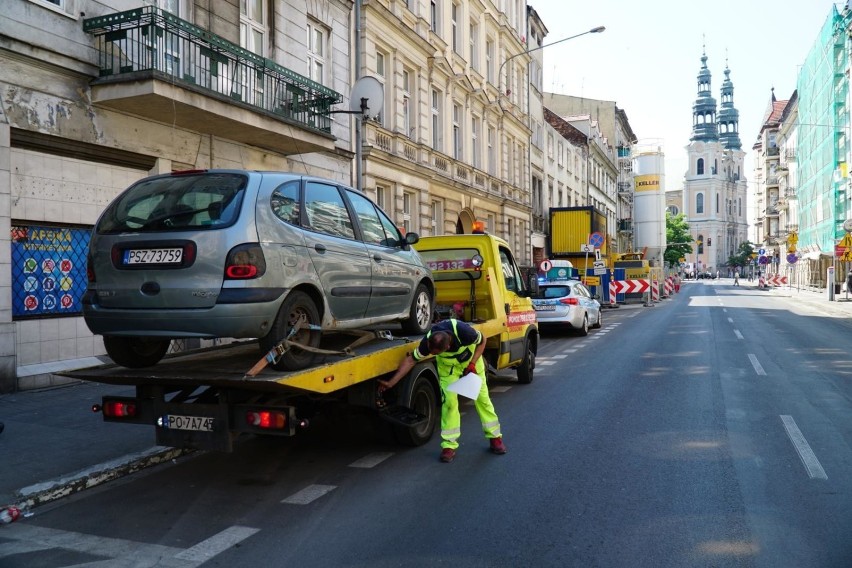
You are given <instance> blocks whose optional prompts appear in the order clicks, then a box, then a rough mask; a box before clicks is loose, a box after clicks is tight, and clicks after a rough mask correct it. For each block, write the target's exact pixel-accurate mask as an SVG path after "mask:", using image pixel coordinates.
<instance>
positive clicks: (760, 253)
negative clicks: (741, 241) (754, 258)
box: [757, 249, 766, 256]
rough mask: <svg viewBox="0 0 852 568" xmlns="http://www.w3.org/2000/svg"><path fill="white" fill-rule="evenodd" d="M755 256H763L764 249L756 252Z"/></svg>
mask: <svg viewBox="0 0 852 568" xmlns="http://www.w3.org/2000/svg"><path fill="white" fill-rule="evenodd" d="M757 254H759V255H760V256H763V255H765V254H766V249H760V250H758V251H757Z"/></svg>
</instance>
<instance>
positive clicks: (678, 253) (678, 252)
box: [663, 211, 692, 266]
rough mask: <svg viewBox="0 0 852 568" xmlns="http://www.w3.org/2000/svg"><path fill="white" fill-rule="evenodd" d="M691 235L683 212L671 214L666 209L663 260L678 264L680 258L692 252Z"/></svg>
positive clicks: (670, 263) (673, 264)
mask: <svg viewBox="0 0 852 568" xmlns="http://www.w3.org/2000/svg"><path fill="white" fill-rule="evenodd" d="M691 242H692V235H690V234H689V224H688V223H687V222H686V218H685V217H684V216H683V213H680V214H678V215H674V216H672V214H671V213H670V212H668V211H666V252H665V253H663V260H665V261H666V262H667V263H669V265H671V266H678V265H679V264H680V259H681V258H684V257H685V256H686V255H687V254H689V253H691V252H692V245H690V244H689V243H691Z"/></svg>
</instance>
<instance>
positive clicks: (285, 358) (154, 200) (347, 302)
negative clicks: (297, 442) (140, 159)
mask: <svg viewBox="0 0 852 568" xmlns="http://www.w3.org/2000/svg"><path fill="white" fill-rule="evenodd" d="M418 238H419V237H418V236H417V234H416V233H408V234H407V235H402V234H401V232H400V230H399V229H398V228H397V226H396V224H395V223H394V222H393V221H391V219H390V218H389V217H388V216H387V215H386V214H385V213H384V212H383V211H382V210H381V209H380V208H379V207H377V206H376V205H375V204H374V203H373V202H372V201H371V200H370V199H369V198H367V197H366V196H365V195H364V194H363V193H361V192H359V191H357V190H355V189H352V188H350V187H346V186H344V185H342V184H340V183H337V182H334V181H331V180H326V179H321V178H313V177H307V176H300V175H297V174H292V173H284V172H258V171H244V170H198V171H196V170H193V171H185V172H175V173H172V174H166V175H159V176H153V177H149V178H146V179H143V180H141V181H139V182H137V183H136V184H134V185H133V186H131V187H130V188H129V189H127V190H125V191H124V192H123V193H121V194H120V195H119V196H118V197H117V198H116V199H115V200H114V201H113V202H112V203H111V204H110V205H109V206H108V207H107V208H106V210H105V211H104V212H103V214H102V215H101V217H100V218H99V219H98V222H97V224H96V225H95V227H94V230H93V232H92V239H91V243H90V248H89V259H88V279H89V283H88V289H87V291H86V294H85V297H84V299H83V314H84V318H85V321H86V324H87V325H88V326H89V329H90V330H91V331H92V332H94V333H97V334H101V335H103V336H104V345H105V347H106V350H107V354H108V355H109V356H110V357H111V358H112V359H113V360H114V361H115V362H116V363H118V364H120V365H123V366H126V367H144V366H149V365H153V364H155V363H156V362H157V361H159V360H160V359H161V358H162V357H163V356H164V355H165V353H166V351H167V350H168V348H169V344H170V341H171V340H172V339H176V338H216V337H233V338H258V339H259V343H260V348H261V350H262V351H263V352H267V351H269V350H270V349H272V348H273V347H275V346H276V345H277V344H278V343H279V342H280V341H281V340H282V339H284V338H287V337H289V339H290V340H291V341H293V342H295V343H297V344H301V345H305V346H308V347H317V346H318V345H319V341H320V334H321V332H322V331H328V330H349V329H354V328H359V327H363V326H367V325H372V324H380V323H385V322H392V321H399V322H401V323H402V327H403V330H404V331H405V332H406V333H411V334H422V333H425V332H426V331H427V330H428V329H429V325H430V323H431V320H432V311H433V298H434V282H433V280H432V273H431V271H430V270H429V269H428V268H427V267H426V266H425V264H424V263H423V260H422V259H421V258H420V255H419V254H418V253H417V251H415V250H414V249H413V248H412V247H411V245H412V244H414V243H416V242H417V241H418ZM297 324H298V325H297ZM294 327H296V329H295V331H294V329H293V328H294ZM313 357H314V354H313V353H312V352H311V351H309V350H305V349H298V348H291V349H289V350H287V351H286V352H285V353H284V354H283V355H282V356H281V357H280V359H278V360H277V361H276V362H275V363H274V364H273V367H275V368H277V369H280V370H296V369H300V368H304V367H306V366H308V365H310V363H311V362H312V360H313Z"/></svg>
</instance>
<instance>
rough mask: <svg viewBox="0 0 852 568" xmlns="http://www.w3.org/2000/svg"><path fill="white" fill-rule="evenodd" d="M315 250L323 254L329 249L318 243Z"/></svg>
mask: <svg viewBox="0 0 852 568" xmlns="http://www.w3.org/2000/svg"><path fill="white" fill-rule="evenodd" d="M314 250H315V251H317V252H318V253H320V254H322V253H324V252H325V251H326V250H328V249H326V248H325V245H323V244H320V243H317V244H315V245H314Z"/></svg>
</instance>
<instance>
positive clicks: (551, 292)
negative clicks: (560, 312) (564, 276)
mask: <svg viewBox="0 0 852 568" xmlns="http://www.w3.org/2000/svg"><path fill="white" fill-rule="evenodd" d="M570 295H571V287H570V286H539V289H538V295H536V296H535V299H537V300H545V299H547V298H564V297H565V296H570Z"/></svg>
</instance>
